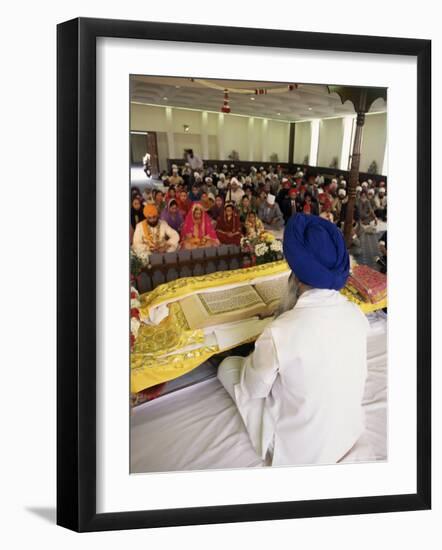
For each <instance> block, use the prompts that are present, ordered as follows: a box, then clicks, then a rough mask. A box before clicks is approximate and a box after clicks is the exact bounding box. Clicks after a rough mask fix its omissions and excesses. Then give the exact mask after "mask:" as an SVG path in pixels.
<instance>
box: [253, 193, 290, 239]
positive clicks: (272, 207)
mask: <svg viewBox="0 0 442 550" xmlns="http://www.w3.org/2000/svg"><path fill="white" fill-rule="evenodd" d="M258 217H259V218H260V219H261V221H262V222H263V224H264V229H266V230H267V231H272V230H275V231H278V230H281V229H282V228H283V227H284V216H283V215H282V212H281V209H280V208H279V205H278V203H277V202H276V197H275V195H272V194H271V193H269V194H268V195H267V199H266V201H265V202H263V203H262V204H260V205H259V209H258Z"/></svg>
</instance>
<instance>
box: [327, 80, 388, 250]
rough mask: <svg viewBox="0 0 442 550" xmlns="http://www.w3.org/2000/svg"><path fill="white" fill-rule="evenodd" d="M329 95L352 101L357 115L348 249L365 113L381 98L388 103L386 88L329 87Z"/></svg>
mask: <svg viewBox="0 0 442 550" xmlns="http://www.w3.org/2000/svg"><path fill="white" fill-rule="evenodd" d="M327 88H328V91H329V93H333V92H335V93H337V94H338V95H339V97H340V98H341V102H342V103H343V104H344V103H345V102H346V101H351V103H352V104H353V107H354V110H355V112H356V114H357V118H356V131H355V139H354V142H353V152H352V157H351V168H350V181H349V182H348V186H347V192H348V203H347V211H346V215H345V224H344V238H345V242H346V244H347V247H350V245H351V242H352V227H353V215H354V207H355V198H356V187H357V185H358V182H359V162H360V160H361V144H362V129H363V127H364V122H365V113H367V112H368V110H369V109H370V107H371V105H372V103H373V102H374V101H375V100H376V99H378V98H379V97H381V98H382V99H384V100H385V101H386V99H387V89H386V88H358V87H354V86H327Z"/></svg>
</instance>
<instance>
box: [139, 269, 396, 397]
mask: <svg viewBox="0 0 442 550" xmlns="http://www.w3.org/2000/svg"><path fill="white" fill-rule="evenodd" d="M288 270H289V267H288V265H287V263H286V262H285V261H284V260H282V261H279V262H272V263H269V264H264V265H260V266H255V267H250V268H246V269H237V270H233V271H220V272H216V273H211V274H209V275H203V276H201V277H185V278H182V279H177V280H175V281H171V282H169V283H165V284H163V285H160V286H158V287H157V288H155V289H154V290H153V291H152V292H148V293H145V294H143V295H141V296H140V301H141V307H140V313H141V318H144V319H147V318H149V316H150V315H149V314H150V311H151V309H153V308H155V307H158V306H160V305H161V304H164V303H168V306H167V307H168V309H169V314H168V315H167V317H165V318H164V319H163V320H162V321H161V322H160V323H159V324H156V325H153V324H144V323H142V324H141V326H140V329H139V331H138V335H137V339H136V342H135V345H134V349H133V351H132V353H131V360H130V367H131V392H132V393H137V392H139V391H141V390H144V389H146V388H149V387H151V386H155V385H156V384H160V383H162V382H166V381H168V380H173V379H174V378H178V377H179V376H182V375H183V374H186V373H187V372H189V371H191V370H192V369H194V368H196V367H198V366H199V365H201V364H202V363H203V362H204V361H206V360H207V359H208V358H209V357H211V356H212V355H215V354H217V353H219V352H220V349H219V347H218V345H216V344H215V345H213V344H212V345H204V341H205V336H204V332H203V330H191V329H190V327H189V325H188V323H187V320H186V318H185V316H184V314H183V312H182V310H181V306H180V304H179V302H178V300H179V299H181V298H183V297H184V296H187V295H189V294H192V293H194V292H198V291H201V290H206V289H209V288H216V287H223V286H226V285H236V284H244V283H247V282H250V281H252V280H254V279H257V278H261V277H268V276H274V275H279V274H283V273H284V272H287V271H288ZM341 292H342V293H343V294H344V295H345V296H347V297H348V299H349V300H351V301H353V302H355V303H356V304H357V305H358V306H359V307H360V308H361V309H362V311H363V312H364V313H371V312H373V311H376V310H378V309H382V308H384V307H386V306H387V300H383V301H382V302H380V303H378V304H371V303H365V302H363V301H362V300H361V299H360V298H358V297H357V296H355V294H354V293H352V292H351V291H349V290H348V289H345V288H344V289H343V290H342V291H341Z"/></svg>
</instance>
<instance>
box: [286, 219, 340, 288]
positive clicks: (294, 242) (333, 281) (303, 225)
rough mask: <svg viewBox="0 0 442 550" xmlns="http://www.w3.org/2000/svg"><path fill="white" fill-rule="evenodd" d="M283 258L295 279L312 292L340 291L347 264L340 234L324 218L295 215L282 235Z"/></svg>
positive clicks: (334, 226)
mask: <svg viewBox="0 0 442 550" xmlns="http://www.w3.org/2000/svg"><path fill="white" fill-rule="evenodd" d="M284 256H285V258H286V260H287V262H288V264H289V266H290V268H291V270H292V271H293V273H294V274H295V275H296V276H297V277H298V279H299V280H300V281H301V282H302V283H305V284H306V285H310V286H312V287H314V288H330V289H334V290H340V289H341V288H342V287H343V286H345V283H346V281H347V277H348V274H349V271H350V261H349V257H348V252H347V248H346V246H345V242H344V237H343V235H342V233H341V231H340V230H339V229H338V228H337V227H336V225H334V224H333V223H331V222H329V221H328V220H326V219H324V218H320V217H319V216H314V215H306V214H295V215H294V216H292V217H291V218H290V219H289V221H288V222H287V225H286V228H285V231H284Z"/></svg>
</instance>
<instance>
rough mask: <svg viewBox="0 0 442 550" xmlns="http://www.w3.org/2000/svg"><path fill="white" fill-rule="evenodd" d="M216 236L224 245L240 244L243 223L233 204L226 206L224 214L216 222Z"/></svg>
mask: <svg viewBox="0 0 442 550" xmlns="http://www.w3.org/2000/svg"><path fill="white" fill-rule="evenodd" d="M216 234H217V235H218V239H219V241H220V242H221V243H222V244H237V245H239V244H240V242H241V237H242V233H241V222H240V220H239V216H238V214H237V213H236V212H235V207H234V205H233V204H232V203H226V204H225V206H224V212H223V213H222V214H221V216H220V217H219V218H218V221H217V222H216Z"/></svg>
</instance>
